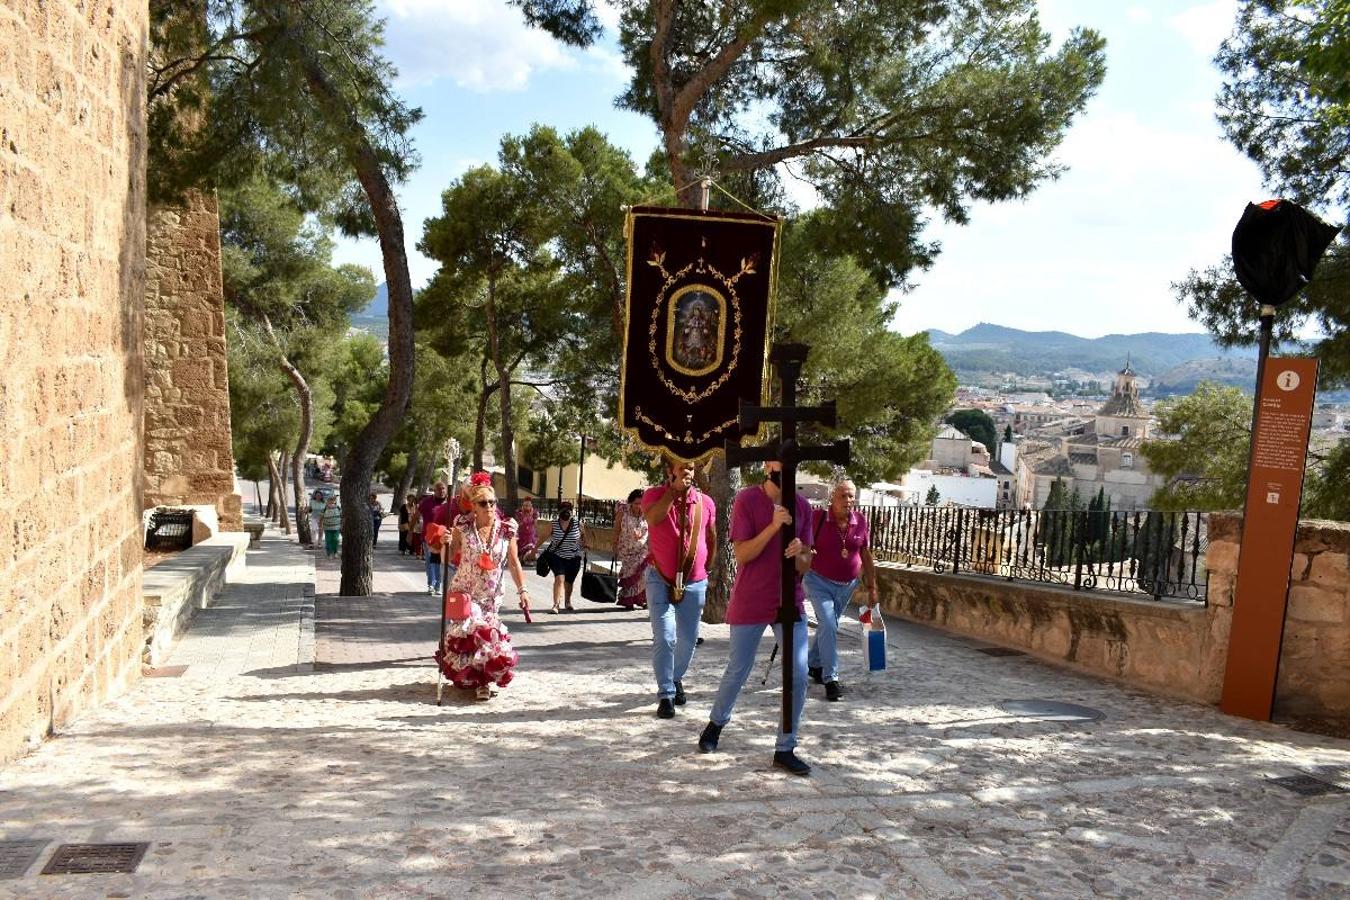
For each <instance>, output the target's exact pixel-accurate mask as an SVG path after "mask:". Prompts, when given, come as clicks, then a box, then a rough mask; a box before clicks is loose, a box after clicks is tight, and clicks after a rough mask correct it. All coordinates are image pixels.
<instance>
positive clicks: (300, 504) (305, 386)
mask: <svg viewBox="0 0 1350 900" xmlns="http://www.w3.org/2000/svg"><path fill="white" fill-rule="evenodd" d="M263 325H265V326H266V328H267V335H268V337H270V338H271V339H272V346H274V347H276V349H277V355H278V356H279V357H280V360H281V370H282V371H283V372H285V373H286V377H287V378H289V379H290V380H291V387H293V388H295V398H296V400H298V401H299V403H300V433H299V434H297V435H296V436H295V452H294V453H292V454H291V490H292V492H293V493H294V495H295V532H296V535H297V538H298V540H299V541H300V544H301V545H302V546H305V547H312V546H314V534H313V533H312V532H311V530H310V527H309V513H308V504H307V503H306V502H305V456H306V455H308V453H309V439H310V437H311V436H312V435H313V433H314V397H313V393H312V392H311V391H310V389H309V383H308V382H306V381H305V376H303V375H301V374H300V370H299V369H297V368H296V367H295V363H293V362H291V361H290V359H288V358H287V357H286V354H285V352H284V351H283V349H282V346H281V341H280V340H278V339H277V335H276V332H275V331H273V330H272V320H271V319H270V318H269V317H267V316H265V315H264V316H263Z"/></svg>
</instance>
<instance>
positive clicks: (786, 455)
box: [726, 344, 849, 734]
mask: <svg viewBox="0 0 1350 900" xmlns="http://www.w3.org/2000/svg"><path fill="white" fill-rule="evenodd" d="M810 349H811V348H810V347H808V346H807V345H805V344H774V345H773V351H772V352H771V353H770V354H769V361H770V362H771V363H773V364H774V365H775V366H776V367H777V368H778V379H779V383H780V393H779V396H780V397H781V398H782V404H783V405H782V406H755V405H753V404H750V403H746V402H745V401H741V415H740V424H741V431H742V432H743V433H744V432H747V431H754V430H756V429H757V428H759V426H760V423H762V422H781V423H782V426H783V427H782V435H781V438H780V439H779V440H778V441H770V442H769V443H767V444H763V445H761V446H758V447H742V446H740V445H739V444H736V443H734V442H732V441H727V443H726V454H727V465H728V466H740V465H744V464H745V463H748V462H768V461H770V460H775V459H776V460H778V461H779V462H781V463H782V464H783V474H782V478H781V481H780V488H781V491H782V494H781V502H782V503H783V505H785V506H787V509H788V511H789V512H790V513H792V516H793V524H791V525H784V526H783V547H787V545H788V544H790V543H791V542H792V539H793V538H794V537H795V536H796V527H797V526H796V516H797V463H799V462H806V461H809V460H821V461H825V462H832V463H835V464H836V465H840V466H846V465H848V462H849V442H848V440H847V439H845V440H841V441H835V442H834V443H833V444H829V445H821V446H806V447H803V446H801V445H800V444H798V443H797V423H798V422H819V423H820V424H822V425H825V426H826V427H829V428H833V427H834V424H835V420H836V416H835V411H834V401H833V400H831V401H829V402H827V403H825V404H823V405H821V406H798V405H797V379H798V378H799V377H800V376H801V373H802V364H803V363H805V362H806V355H807V353H809V352H810ZM782 564H783V567H782V571H781V574H780V576H779V577H780V583H781V593H780V601H779V605H778V622H779V624H781V625H782V626H783V640H782V644H783V732H784V733H785V734H790V733H791V732H792V676H793V672H792V669H793V653H792V646H793V645H792V629H793V626H794V625H796V624H797V597H796V593H797V592H796V585H797V561H796V560H795V559H784V560H783V561H782Z"/></svg>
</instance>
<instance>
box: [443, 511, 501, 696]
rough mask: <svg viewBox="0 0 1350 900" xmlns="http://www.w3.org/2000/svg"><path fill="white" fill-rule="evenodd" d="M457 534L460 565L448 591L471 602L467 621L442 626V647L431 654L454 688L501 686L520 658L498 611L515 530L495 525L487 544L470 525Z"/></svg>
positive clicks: (496, 522) (495, 522)
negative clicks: (460, 536)
mask: <svg viewBox="0 0 1350 900" xmlns="http://www.w3.org/2000/svg"><path fill="white" fill-rule="evenodd" d="M462 533H463V535H464V538H463V549H462V551H461V553H462V564H461V565H460V567H459V568H458V569H457V570H456V571H455V577H454V578H452V579H451V580H450V586H449V589H448V590H450V591H452V592H453V591H463V592H464V593H466V594H468V595H469V597H470V598H472V599H471V602H470V604H469V611H470V612H469V618H467V619H465V620H463V621H453V620H452V621H450V622H447V623H446V626H445V634H444V635H442V636H441V646H440V647H439V648H438V649H437V650H436V664H437V665H439V666H440V667H441V672H442V673H443V674H444V675H445V677H446V678H447V679H449V680H450V681H451V682H453V683H454V685H455V686H456V687H461V688H479V687H483V686H484V685H490V684H495V685H498V686H499V687H506V686H507V685H508V684H510V683H511V679H512V678H513V677H514V676H515V668H516V662H517V661H518V660H519V657H518V656H517V654H516V651H515V649H514V648H513V647H512V646H511V634H510V632H508V631H507V630H506V625H505V624H504V623H503V622H502V620H501V617H500V616H499V615H498V614H497V608H498V606H499V604H500V602H501V597H502V582H503V580H504V579H505V577H506V557H507V551H508V550H509V549H510V547H511V539H512V538H513V537H514V536H515V533H516V525H515V522H513V521H511V520H505V521H503V520H501V519H496V520H494V522H493V524H492V531H491V534H490V536H489V539H488V541H486V542H485V541H484V540H483V538H482V536H481V535H480V534H479V531H478V529H477V528H476V527H475V526H474V525H473V524H472V523H469V524H468V525H467V526H466V527H464V528H463V529H462Z"/></svg>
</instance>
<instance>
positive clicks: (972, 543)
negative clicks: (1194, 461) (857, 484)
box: [861, 506, 1209, 603]
mask: <svg viewBox="0 0 1350 900" xmlns="http://www.w3.org/2000/svg"><path fill="white" fill-rule="evenodd" d="M861 511H862V512H863V513H864V514H865V515H866V516H867V517H868V521H869V523H870V525H871V530H872V552H873V554H874V555H875V557H876V558H877V559H878V560H881V561H887V562H894V563H899V564H901V565H905V566H927V567H930V568H932V570H933V571H934V572H939V573H941V572H950V573H952V574H953V575H956V574H965V575H988V576H994V577H1002V578H1006V579H1007V580H1009V581H1033V582H1042V583H1048V584H1058V585H1063V586H1065V587H1070V588H1073V589H1074V590H1104V591H1122V592H1125V593H1130V594H1143V595H1147V596H1150V597H1153V598H1154V599H1156V600H1165V599H1171V600H1189V601H1196V602H1201V603H1203V602H1205V601H1206V598H1207V594H1208V591H1207V588H1208V579H1209V576H1208V571H1207V570H1206V568H1205V550H1206V548H1207V546H1208V515H1207V514H1205V513H1200V512H1156V511H1144V510H1140V511H1134V512H1115V511H1107V512H1097V511H1089V510H1011V509H1009V510H1002V509H1000V510H994V509H969V508H964V507H936V506H889V507H888V506H871V507H862V508H861Z"/></svg>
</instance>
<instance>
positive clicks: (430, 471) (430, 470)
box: [417, 454, 436, 497]
mask: <svg viewBox="0 0 1350 900" xmlns="http://www.w3.org/2000/svg"><path fill="white" fill-rule="evenodd" d="M435 477H436V456H435V454H431V456H430V457H429V458H428V459H427V461H426V462H425V463H423V464H422V475H421V479H420V481H419V482H418V488H417V496H419V497H421V496H422V495H423V494H425V493H427V492H429V491H430V490H431V482H432V480H433V479H435Z"/></svg>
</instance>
